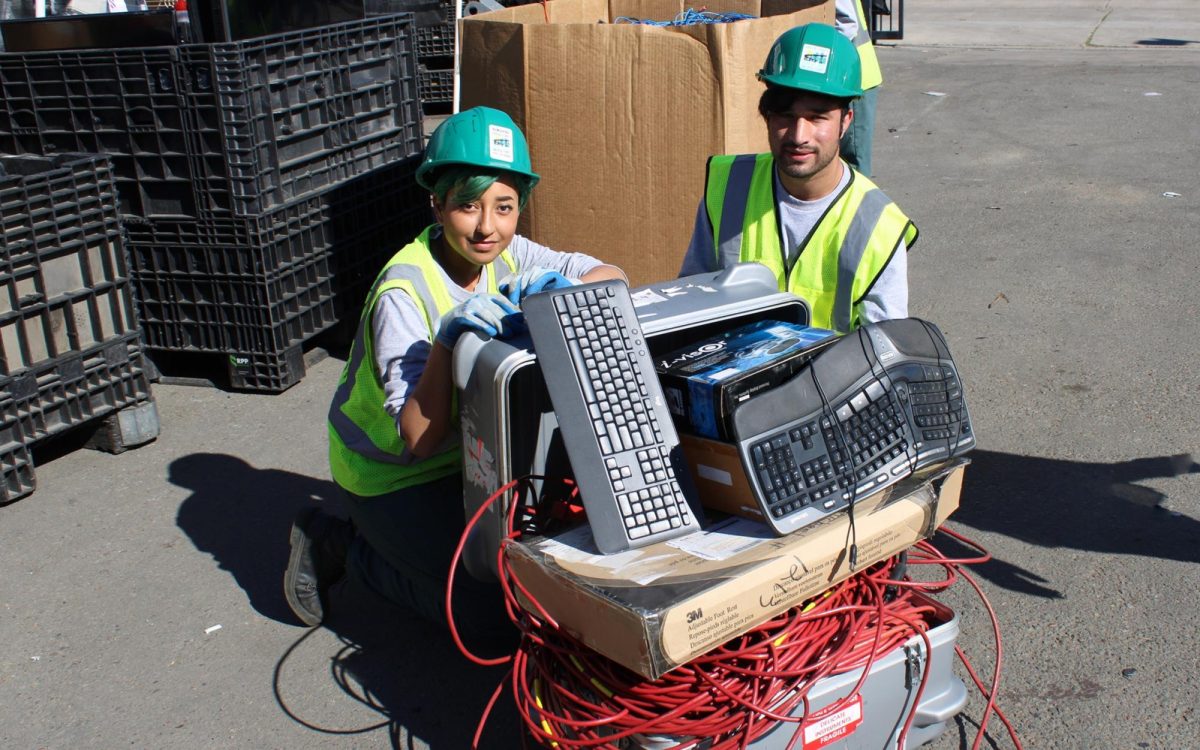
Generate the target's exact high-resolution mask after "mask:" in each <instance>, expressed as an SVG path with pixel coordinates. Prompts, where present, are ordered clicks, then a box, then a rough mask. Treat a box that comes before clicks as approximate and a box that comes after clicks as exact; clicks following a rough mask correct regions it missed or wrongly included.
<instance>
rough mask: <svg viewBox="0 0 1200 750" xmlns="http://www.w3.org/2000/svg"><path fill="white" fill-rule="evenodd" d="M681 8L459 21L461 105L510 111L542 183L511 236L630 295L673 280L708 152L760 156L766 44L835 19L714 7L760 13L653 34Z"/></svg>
mask: <svg viewBox="0 0 1200 750" xmlns="http://www.w3.org/2000/svg"><path fill="white" fill-rule="evenodd" d="M688 7H695V6H694V4H692V3H686V2H682V0H607V1H606V0H550V2H547V3H545V4H544V5H542V4H532V5H522V6H517V7H514V8H507V9H503V10H497V11H493V12H490V13H481V14H479V15H476V16H471V17H469V18H466V19H464V20H462V21H461V22H460V29H459V38H460V49H461V67H460V72H461V81H462V84H461V92H460V93H461V107H462V108H463V109H467V108H468V107H474V106H477V105H486V106H489V107H496V108H497V109H502V110H504V111H506V112H508V113H509V114H510V115H512V117H513V119H514V120H515V121H516V122H517V124H518V125H519V126H521V129H522V130H523V131H524V132H525V136H526V138H528V140H529V144H530V149H531V151H532V158H533V168H534V171H536V172H538V173H539V174H540V175H541V176H542V181H541V183H540V184H539V185H538V187H537V188H536V189H535V190H534V191H533V197H532V200H531V201H530V203H529V205H528V207H527V208H526V210H525V211H524V212H523V213H522V216H521V225H520V232H521V234H523V235H525V236H527V237H529V238H530V239H533V240H535V241H537V242H540V243H542V244H545V245H549V246H550V247H553V248H555V249H558V250H563V251H580V252H585V253H589V254H591V255H594V256H596V257H598V258H601V259H603V260H605V261H608V262H610V263H615V264H617V265H619V266H621V267H622V268H623V269H624V270H625V272H626V273H627V274H628V275H629V279H630V282H631V283H632V284H634V285H640V284H646V283H650V282H652V281H661V280H663V279H670V278H674V277H675V276H677V275H678V273H679V266H680V263H681V262H682V260H683V253H684V251H685V250H686V249H687V245H688V241H689V239H690V238H691V233H692V224H693V222H694V220H695V216H696V206H697V205H698V203H699V201H700V198H701V196H702V194H703V191H704V177H705V164H706V163H707V160H708V157H709V156H712V155H713V154H725V153H754V152H759V151H766V150H767V136H766V126H765V125H764V124H763V122H762V118H761V117H760V116H759V114H758V98H759V95H760V94H761V93H762V91H763V85H762V83H760V82H759V81H758V80H757V79H756V77H755V76H756V74H757V72H758V70H759V68H761V67H762V63H763V61H764V60H765V59H766V56H767V52H768V50H769V49H770V47H771V44H772V43H773V42H774V41H775V39H776V38H777V37H778V36H779V35H780V34H782V33H783V32H784V31H786V30H788V29H789V28H791V27H793V26H797V25H800V24H805V23H810V22H814V21H820V22H825V23H830V24H832V23H833V20H834V9H833V0H722V1H720V2H716V3H706V4H705V7H706V8H707V9H708V10H712V11H718V12H738V13H746V14H748V15H753V16H760V18H755V19H753V20H747V21H738V22H736V23H722V24H698V25H692V26H683V27H672V28H664V27H657V26H646V25H638V24H629V23H614V20H615V19H617V18H620V17H622V16H628V17H633V18H639V19H659V20H669V19H671V18H674V17H675V15H676V14H677V13H679V12H680V11H682V10H684V9H686V8H688Z"/></svg>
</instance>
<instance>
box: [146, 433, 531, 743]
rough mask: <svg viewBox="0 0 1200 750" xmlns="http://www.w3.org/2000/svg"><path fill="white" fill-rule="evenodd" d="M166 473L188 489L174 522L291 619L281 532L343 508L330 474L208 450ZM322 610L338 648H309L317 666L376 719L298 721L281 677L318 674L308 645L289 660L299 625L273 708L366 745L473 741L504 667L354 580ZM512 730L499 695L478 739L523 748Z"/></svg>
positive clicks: (263, 608)
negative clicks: (465, 650) (351, 723)
mask: <svg viewBox="0 0 1200 750" xmlns="http://www.w3.org/2000/svg"><path fill="white" fill-rule="evenodd" d="M168 478H169V479H170V481H171V482H172V483H173V484H175V485H178V486H180V487H184V488H186V489H188V490H190V491H191V494H190V495H189V496H188V497H187V498H186V499H185V500H184V501H183V503H182V504H181V505H180V507H179V511H178V513H177V515H176V523H177V524H178V526H179V528H180V529H181V530H182V531H183V532H184V533H186V534H187V535H188V537H189V538H190V539H191V540H192V543H193V544H194V545H195V546H196V548H197V549H198V550H200V551H202V552H207V553H208V554H211V555H212V556H213V559H214V560H215V561H216V562H217V563H218V565H219V566H220V568H221V569H222V570H226V571H228V572H229V573H230V575H232V576H233V579H234V581H235V582H236V583H237V585H238V586H240V587H241V588H242V590H243V591H245V592H246V597H247V599H248V600H249V602H250V605H251V606H252V607H253V608H254V609H255V610H256V611H257V612H259V613H260V614H261V615H263V616H264V617H267V618H269V619H272V620H276V621H278V622H282V623H286V624H289V625H296V626H299V625H300V623H299V621H298V620H297V619H296V618H295V616H294V615H293V614H292V613H291V610H290V609H289V608H288V605H287V602H286V600H285V599H284V596H283V571H284V569H285V568H286V566H287V558H288V551H289V543H288V532H289V530H290V528H291V523H292V519H293V517H294V516H295V515H296V512H297V511H298V510H299V509H300V508H302V507H305V506H308V505H314V504H319V505H322V506H324V507H325V509H326V510H328V511H330V512H333V513H337V514H338V515H342V516H344V515H345V513H343V512H339V511H341V508H340V507H339V503H340V500H339V499H338V492H337V488H336V487H335V486H334V485H333V483H331V482H326V481H320V480H316V479H313V478H311V477H306V476H303V475H301V474H295V473H292V472H289V471H281V470H278V469H258V468H255V467H253V466H251V465H249V464H247V463H246V462H245V461H243V460H241V459H239V458H236V457H233V456H228V455H223V454H216V453H197V454H192V455H189V456H184V457H182V458H179V459H177V460H176V461H174V462H173V463H172V464H171V466H170V469H169V477H168ZM329 611H330V615H329V617H328V618H327V619H326V622H325V624H324V625H323V626H322V627H323V628H326V629H328V630H329V631H330V632H332V633H334V634H335V635H336V636H337V642H338V643H340V646H336V647H335V648H334V649H333V650H332V651H331V652H330V653H328V654H319V655H316V657H315V658H317V659H318V661H319V662H323V661H325V660H327V662H328V666H329V669H328V670H327V671H325V672H323V673H322V672H318V673H316V674H317V675H318V676H319V677H320V678H321V679H328V680H330V681H331V682H333V683H335V684H336V686H337V687H338V688H339V689H340V690H341V691H342V693H344V694H345V696H346V700H347V701H351V702H357V703H360V704H362V705H363V706H366V707H368V708H369V709H372V710H373V711H374V712H375V713H376V714H378V716H379V720H378V721H376V722H371V723H368V724H366V725H364V726H362V727H359V728H353V729H344V728H337V729H335V728H331V727H325V726H321V725H320V724H319V723H318V722H316V721H311V720H310V719H308V718H306V717H305V715H304V713H305V712H304V709H303V708H302V707H299V706H293V705H289V703H288V699H287V698H286V696H288V695H292V694H304V693H305V692H306V691H305V690H304V689H303V687H301V688H296V686H290V685H289V684H288V681H289V680H296V679H303V680H311V679H314V672H313V670H312V669H311V668H308V667H309V666H310V665H311V664H312V661H311V660H312V658H314V657H313V655H312V654H311V653H305V654H304V658H302V659H300V661H299V662H298V663H299V664H301V665H302V666H301V668H299V669H293V670H289V669H287V666H288V662H289V660H290V659H292V658H293V657H294V656H295V655H296V652H297V651H298V650H299V649H301V648H310V647H312V646H313V644H315V643H316V642H317V641H315V640H311V641H310V642H309V643H305V641H306V640H309V635H310V634H315V633H312V631H309V630H301V629H299V627H298V628H297V630H296V633H297V636H296V640H295V641H294V642H293V644H292V645H291V646H290V647H289V648H288V649H287V650H286V651H285V653H283V654H281V655H280V657H279V661H278V664H277V667H276V673H275V678H274V688H275V695H276V701H277V704H278V705H279V708H280V710H282V711H283V712H284V713H286V714H287V715H288V716H289V717H291V718H292V719H293V720H294V721H296V722H297V723H298V724H301V725H302V726H305V727H307V728H309V729H311V730H312V731H313V732H315V733H319V734H323V735H327V736H329V737H330V738H331V739H333V737H334V736H346V735H352V736H360V737H362V742H363V743H365V744H369V745H370V746H379V745H381V744H384V743H383V742H382V741H381V738H380V737H379V736H378V735H377V734H376V733H386V735H387V737H388V740H387V742H388V743H389V744H390V745H391V746H392V747H396V748H416V747H426V746H428V747H430V748H434V749H435V750H440V749H441V748H449V749H453V750H460V749H461V748H466V747H470V746H471V739H472V737H473V736H474V733H475V730H476V726H477V724H478V722H479V718H480V716H481V715H482V713H483V710H484V708H485V707H486V705H487V703H488V699H489V698H490V697H491V694H492V692H493V690H494V689H495V688H496V686H497V685H498V684H499V683H500V681H501V680H502V679H503V677H504V675H505V671H506V670H505V669H504V668H501V667H493V668H485V667H479V666H476V665H474V664H472V663H470V662H468V661H467V660H466V658H465V657H464V656H463V655H462V654H461V653H459V652H458V650H457V648H456V647H455V646H454V644H453V643H452V642H451V640H450V638H449V636H447V635H446V634H445V633H444V632H443V631H442V630H441V629H439V628H437V627H434V626H433V625H430V624H428V623H425V622H424V621H422V620H420V619H418V618H416V617H415V616H413V615H411V614H409V613H408V612H407V611H406V610H403V609H400V608H398V607H395V606H393V605H392V604H390V603H388V602H386V601H384V600H382V599H381V598H379V597H378V596H376V595H374V594H373V593H372V592H369V591H365V590H363V589H361V588H359V587H357V586H356V585H355V584H352V583H343V584H340V585H338V586H336V587H335V589H334V591H333V592H332V593H331V602H330V610H329ZM328 643H329V639H320V645H319V646H317V648H322V649H327V650H328V648H329V647H328ZM468 645H470V644H468ZM478 651H479V653H480V655H481V656H494V655H497V654H501V653H505V652H504V651H496V650H494V649H493V650H492V651H488V650H487V648H486V646H484V645H481V646H479V648H478ZM293 688H296V689H293ZM447 707H450V710H448V709H447ZM349 713H350V714H351V715H360V713H361V712H359V711H350V712H349ZM364 735H365V736H369V737H370V740H369V741H368V740H367V739H366V737H365V736H364ZM519 737H520V732H519V722H518V719H517V717H516V713H515V709H514V708H512V700H511V697H509V696H508V695H507V694H506V696H505V697H503V698H501V700H500V701H498V706H497V708H496V709H495V711H494V712H493V716H492V718H491V719H490V720H489V722H488V724H487V726H486V728H485V732H484V735H483V738H482V739H483V742H482V744H481V745H480V746H481V747H485V748H498V749H499V750H509V749H513V750H515V749H516V748H520V747H521V740H520V739H519ZM418 741H419V742H418Z"/></svg>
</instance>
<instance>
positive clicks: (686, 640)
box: [505, 459, 967, 680]
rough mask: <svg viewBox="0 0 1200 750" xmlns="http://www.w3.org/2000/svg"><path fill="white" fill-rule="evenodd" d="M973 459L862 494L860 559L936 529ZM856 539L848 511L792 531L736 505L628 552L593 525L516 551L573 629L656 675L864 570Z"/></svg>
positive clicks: (524, 572) (546, 600)
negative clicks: (713, 519)
mask: <svg viewBox="0 0 1200 750" xmlns="http://www.w3.org/2000/svg"><path fill="white" fill-rule="evenodd" d="M966 463H967V461H966V460H964V459H957V460H955V461H953V462H951V463H948V464H946V465H943V466H940V467H938V468H937V469H934V470H930V471H928V472H923V473H921V474H920V475H919V476H918V475H914V476H913V477H911V478H910V479H909V480H907V481H905V482H901V483H898V484H896V485H893V486H892V487H891V488H888V489H885V490H883V491H882V492H879V493H876V494H875V495H871V496H869V497H866V498H863V499H861V500H860V501H859V502H858V503H857V504H856V506H855V538H856V539H857V544H858V567H857V569H856V570H862V569H863V568H865V567H867V566H869V565H871V564H873V563H875V562H878V561H879V560H883V559H885V558H887V557H890V556H891V555H894V554H897V553H899V552H901V551H903V550H905V549H907V548H908V547H910V546H912V545H913V544H915V543H917V542H918V541H920V540H922V539H926V538H928V537H929V536H931V535H932V534H933V533H934V531H936V530H937V528H938V527H939V526H941V525H942V523H944V522H945V520H946V518H947V517H948V516H949V515H950V514H951V513H952V512H953V511H954V510H955V509H956V508H958V501H959V495H960V492H961V490H962V477H963V470H964V468H965V465H966ZM849 538H850V534H849V517H848V515H847V514H846V513H844V512H841V513H835V514H833V515H831V516H829V517H828V518H825V519H823V520H821V521H820V522H818V523H816V524H813V525H812V526H809V527H807V528H805V529H801V530H800V531H797V532H795V533H793V534H789V535H788V536H785V537H775V536H773V535H772V534H771V532H770V530H769V529H768V527H767V526H766V525H765V524H763V523H760V522H755V521H750V520H747V519H744V518H738V517H735V516H730V517H728V518H726V519H725V520H723V521H720V522H718V523H714V524H713V525H711V526H710V527H709V528H707V529H705V530H704V531H701V532H697V533H695V534H689V535H688V536H685V537H681V538H679V539H675V540H672V541H670V542H660V543H658V544H654V545H651V546H649V547H643V548H641V549H636V550H630V551H628V552H623V553H621V554H617V555H600V554H599V553H597V552H596V551H595V547H594V546H591V544H590V541H591V535H590V534H588V533H587V529H586V527H583V528H580V529H578V530H575V531H573V532H568V534H566V535H560V536H558V537H554V538H553V539H541V540H534V541H531V542H529V543H515V544H509V545H507V546H506V548H505V555H506V557H507V559H508V562H509V564H510V566H511V569H512V571H513V573H514V574H515V575H516V576H517V578H518V579H519V580H520V581H521V584H522V585H523V586H524V587H525V588H526V589H527V590H528V591H529V593H530V594H531V595H532V596H533V597H534V598H535V599H536V600H537V602H538V603H539V604H540V606H541V607H542V608H544V609H545V611H546V612H547V613H548V614H549V615H550V616H551V617H553V618H554V619H555V621H557V622H558V624H559V625H560V626H561V627H562V628H563V629H565V630H566V631H567V632H569V633H571V634H572V635H574V636H575V637H576V638H578V639H579V640H581V641H583V642H584V643H586V644H587V645H588V646H590V647H591V648H593V649H594V650H596V651H598V652H600V653H601V654H604V655H605V656H607V657H608V658H610V659H612V660H613V661H615V662H617V663H619V664H622V665H624V666H625V667H627V668H629V669H631V670H633V671H634V672H637V673H638V674H640V675H642V676H643V677H646V678H647V679H651V680H654V679H658V678H659V677H661V676H662V675H663V674H665V673H666V672H668V671H669V670H671V669H672V668H674V667H676V666H679V665H680V664H686V663H687V662H689V661H691V660H692V659H694V658H696V657H697V656H700V655H702V654H704V653H707V652H708V651H711V650H712V649H713V648H715V647H716V646H719V645H720V644H722V643H724V642H726V641H728V640H729V639H730V638H733V637H736V636H737V635H740V634H741V633H744V632H746V631H747V630H749V629H750V628H752V627H754V626H756V625H758V624H760V623H763V622H766V621H767V620H769V619H771V618H772V617H774V616H776V615H777V614H779V613H780V612H783V611H785V610H787V609H790V608H791V607H793V606H796V605H797V604H799V603H801V602H803V601H804V600H805V599H808V598H810V597H812V596H814V595H816V594H819V593H820V592H822V591H824V590H825V589H827V588H829V587H830V586H833V585H834V584H837V583H839V582H841V581H843V580H845V579H846V578H849V577H850V576H851V575H852V574H853V573H854V572H856V570H851V569H850V563H849V559H848V557H849V549H848V545H849ZM526 606H528V607H529V609H530V611H531V612H537V611H538V610H537V608H535V607H533V606H532V605H530V604H528V603H526Z"/></svg>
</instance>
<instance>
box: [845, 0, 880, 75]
mask: <svg viewBox="0 0 1200 750" xmlns="http://www.w3.org/2000/svg"><path fill="white" fill-rule="evenodd" d="M868 2H869V0H868ZM854 6H855V7H854V9H855V10H856V11H857V12H858V33H857V34H855V35H854V39H852V40H850V41H852V42H854V46H855V48H857V49H858V59H859V60H860V61H861V63H862V87H863V91H866V90H867V89H873V88H875V87H876V86H878V85H879V84H881V83H883V71H882V70H880V69H879V58H878V57H876V56H875V45H874V44H872V43H871V28H870V26H869V23H870V21H869V19H868V18H867V14H866V13H863V5H862V0H855V3H854Z"/></svg>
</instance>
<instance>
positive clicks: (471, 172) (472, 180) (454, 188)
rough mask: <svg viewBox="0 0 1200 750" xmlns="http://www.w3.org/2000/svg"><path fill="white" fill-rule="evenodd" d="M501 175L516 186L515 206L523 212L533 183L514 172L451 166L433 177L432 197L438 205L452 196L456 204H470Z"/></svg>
mask: <svg viewBox="0 0 1200 750" xmlns="http://www.w3.org/2000/svg"><path fill="white" fill-rule="evenodd" d="M501 175H508V176H510V177H512V178H513V182H514V183H516V186H517V206H518V208H520V210H522V211H524V210H525V204H526V203H528V202H529V194H530V193H532V192H533V185H532V182H533V181H532V180H530V179H529V178H528V177H526V176H525V175H521V174H517V173H515V172H491V171H480V169H479V168H478V167H470V166H453V165H451V166H448V167H446V168H444V169H442V170H440V171H439V172H438V173H437V175H436V176H435V177H434V180H433V195H434V197H436V198H437V199H438V202H439V203H445V202H446V199H447V198H449V197H450V196H454V201H455V202H456V203H470V202H471V201H473V200H477V199H478V198H479V196H481V195H483V194H484V193H486V192H487V190H488V188H490V187H491V186H492V185H493V184H495V182H496V180H498V179H500V176H501Z"/></svg>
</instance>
